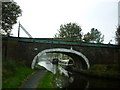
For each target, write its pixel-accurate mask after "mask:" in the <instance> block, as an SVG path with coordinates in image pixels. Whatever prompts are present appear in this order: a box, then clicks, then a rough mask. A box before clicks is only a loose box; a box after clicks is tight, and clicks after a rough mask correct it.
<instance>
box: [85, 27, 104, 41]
mask: <svg viewBox="0 0 120 90" xmlns="http://www.w3.org/2000/svg"><path fill="white" fill-rule="evenodd" d="M83 40H84V41H85V42H89V43H90V42H94V43H102V42H103V41H104V35H102V34H101V32H100V31H98V30H97V29H95V28H92V29H91V31H90V32H88V33H87V34H85V35H84V37H83Z"/></svg>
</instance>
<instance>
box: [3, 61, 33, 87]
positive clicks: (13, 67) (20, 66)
mask: <svg viewBox="0 0 120 90" xmlns="http://www.w3.org/2000/svg"><path fill="white" fill-rule="evenodd" d="M34 72H35V71H34V70H32V69H31V68H30V67H27V66H26V65H25V64H24V62H15V61H11V60H7V61H3V68H2V75H3V77H2V81H3V82H2V88H19V87H20V86H21V84H22V83H23V82H24V81H25V80H26V79H27V78H28V77H29V76H30V75H31V74H32V73H34Z"/></svg>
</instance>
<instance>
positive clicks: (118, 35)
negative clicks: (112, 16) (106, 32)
mask: <svg viewBox="0 0 120 90" xmlns="http://www.w3.org/2000/svg"><path fill="white" fill-rule="evenodd" d="M115 39H116V41H117V44H118V45H120V26H119V27H118V28H117V31H116V38H115Z"/></svg>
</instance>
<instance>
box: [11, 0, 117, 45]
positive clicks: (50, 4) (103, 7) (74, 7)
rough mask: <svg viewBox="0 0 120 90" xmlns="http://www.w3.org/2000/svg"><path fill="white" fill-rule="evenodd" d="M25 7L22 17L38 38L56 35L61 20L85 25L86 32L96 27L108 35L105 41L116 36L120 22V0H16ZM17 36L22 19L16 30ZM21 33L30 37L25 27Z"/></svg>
mask: <svg viewBox="0 0 120 90" xmlns="http://www.w3.org/2000/svg"><path fill="white" fill-rule="evenodd" d="M14 1H15V2H17V3H18V5H19V6H20V7H21V9H22V16H21V17H20V18H19V19H18V21H20V23H21V24H22V25H23V26H24V27H25V29H26V30H27V31H28V32H29V33H30V34H31V35H32V36H33V37H34V38H52V37H53V36H54V35H55V34H56V33H57V32H58V31H57V30H58V29H59V28H60V25H61V24H66V23H69V22H72V23H77V24H78V25H80V26H81V28H82V32H83V33H84V34H85V33H87V32H89V31H90V30H91V28H96V29H98V30H99V31H101V33H102V34H104V35H105V38H104V39H105V40H104V43H108V42H109V41H110V40H111V39H112V41H113V42H112V43H115V41H114V37H115V31H116V26H117V25H118V1H119V0H14ZM12 33H13V36H17V33H18V23H17V24H15V25H14V28H13V30H12ZM20 36H21V37H28V36H27V35H26V34H25V33H24V32H23V31H22V30H21V33H20Z"/></svg>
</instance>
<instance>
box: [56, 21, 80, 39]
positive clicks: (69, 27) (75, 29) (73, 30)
mask: <svg viewBox="0 0 120 90" xmlns="http://www.w3.org/2000/svg"><path fill="white" fill-rule="evenodd" d="M81 31H82V29H81V27H80V26H78V25H77V24H76V23H68V24H64V25H61V26H60V29H59V30H58V33H57V34H56V35H55V38H64V39H68V40H82V33H81Z"/></svg>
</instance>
